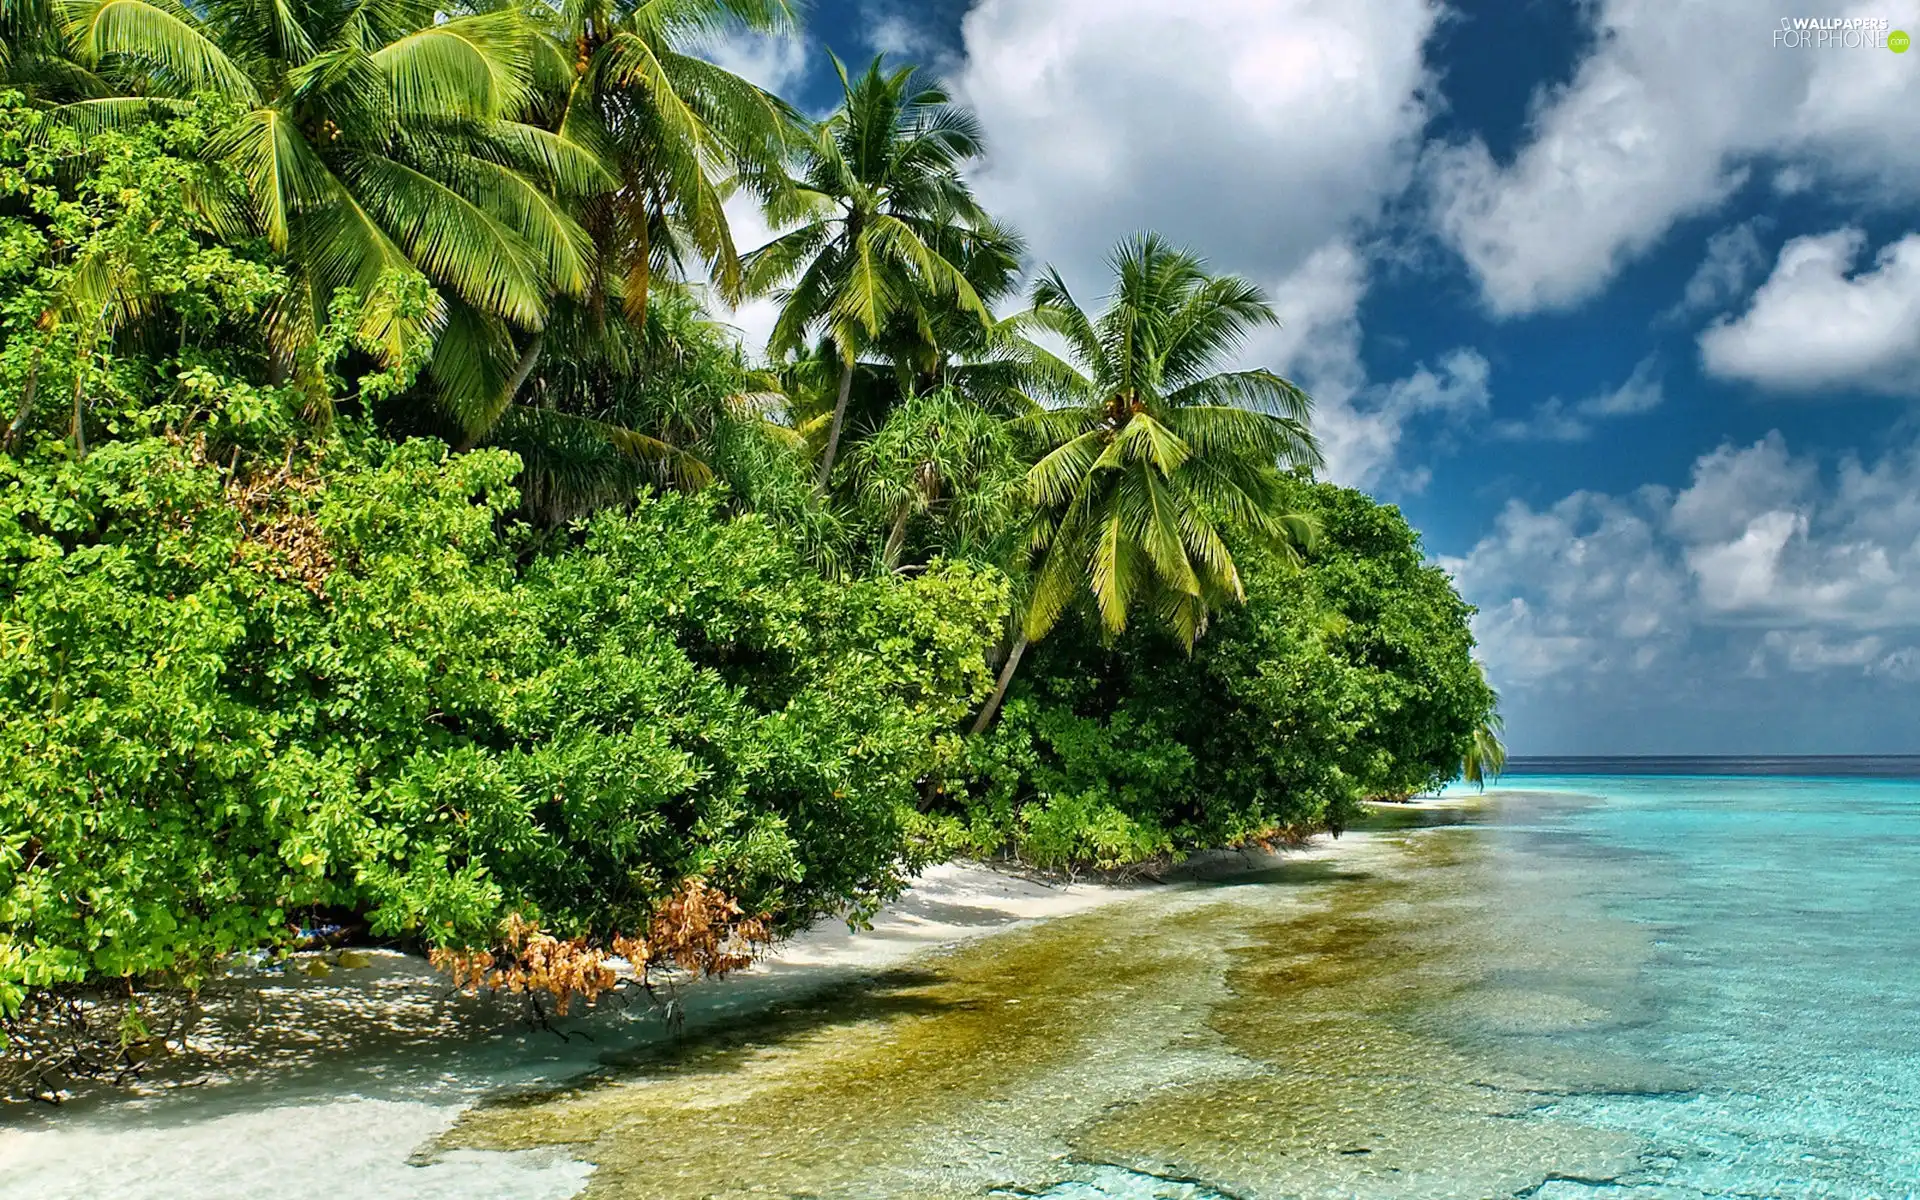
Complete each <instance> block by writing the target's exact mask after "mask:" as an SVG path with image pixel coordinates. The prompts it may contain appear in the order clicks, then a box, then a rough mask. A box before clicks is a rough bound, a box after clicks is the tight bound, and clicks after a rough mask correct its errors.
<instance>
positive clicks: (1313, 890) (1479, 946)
mask: <svg viewBox="0 0 1920 1200" xmlns="http://www.w3.org/2000/svg"><path fill="white" fill-rule="evenodd" d="M448 1050H449V1054H450V1055H452V1056H453V1057H455V1058H458V1059H459V1060H460V1063H461V1065H460V1067H459V1070H458V1071H457V1072H455V1074H458V1075H459V1076H460V1078H461V1079H462V1080H463V1082H462V1083H461V1088H460V1090H462V1092H463V1093H464V1094H472V1092H473V1090H474V1089H475V1088H476V1087H477V1086H478V1084H479V1083H480V1082H483V1081H484V1077H485V1071H486V1064H487V1063H488V1062H489V1061H491V1060H490V1059H489V1057H488V1056H489V1055H490V1054H491V1055H495V1056H496V1057H498V1058H499V1063H498V1064H497V1065H499V1066H500V1067H501V1068H502V1072H501V1074H502V1077H505V1075H506V1074H507V1072H506V1070H505V1068H506V1066H507V1065H508V1064H510V1063H512V1062H515V1061H519V1060H518V1059H515V1058H514V1057H513V1056H512V1055H508V1054H506V1053H505V1052H504V1051H492V1050H488V1049H486V1048H485V1047H477V1046H474V1047H465V1048H460V1047H455V1046H449V1048H448ZM456 1051H457V1053H456ZM517 1053H518V1054H519V1055H520V1056H521V1058H522V1059H523V1058H524V1055H525V1052H524V1050H522V1051H519V1052H517ZM598 1065H599V1067H600V1071H599V1073H598V1074H596V1075H595V1076H593V1077H592V1078H591V1079H590V1080H588V1081H586V1082H584V1083H579V1084H575V1085H570V1086H563V1087H561V1088H560V1089H559V1090H550V1091H545V1092H539V1093H534V1094H524V1093H523V1094H519V1095H516V1096H512V1097H497V1098H496V1099H494V1100H493V1101H491V1102H488V1103H483V1104H482V1105H481V1106H480V1107H478V1108H474V1109H471V1110H469V1111H467V1112H466V1113H465V1114H464V1115H463V1116H460V1117H459V1118H458V1120H457V1122H455V1120H454V1116H453V1110H451V1109H447V1108H444V1107H443V1108H439V1109H435V1110H433V1113H432V1114H428V1113H427V1112H426V1111H425V1110H424V1109H422V1110H416V1109H413V1108H405V1107H394V1108H392V1109H390V1110H385V1109H383V1110H381V1111H380V1112H379V1113H376V1114H375V1115H376V1116H377V1117H378V1121H377V1123H376V1124H369V1122H368V1121H366V1120H363V1119H362V1118H363V1117H365V1115H366V1113H367V1112H369V1111H371V1109H370V1108H369V1107H368V1106H370V1105H372V1106H377V1105H378V1104H381V1103H389V1102H391V1100H392V1097H383V1095H382V1094H381V1093H379V1091H378V1090H377V1089H375V1088H372V1087H370V1085H369V1081H370V1079H371V1078H372V1077H377V1076H379V1075H380V1074H381V1073H382V1071H383V1069H384V1068H382V1067H381V1065H380V1064H378V1063H369V1062H350V1063H342V1064H340V1065H339V1066H338V1067H337V1068H329V1069H332V1070H337V1078H336V1079H334V1081H333V1083H332V1084H331V1085H329V1083H328V1082H327V1080H326V1079H324V1078H321V1077H320V1075H318V1074H315V1073H314V1072H308V1073H307V1074H306V1075H304V1076H303V1077H302V1083H301V1086H300V1089H299V1092H298V1095H297V1096H296V1095H293V1094H291V1093H290V1094H289V1095H288V1096H287V1097H286V1098H285V1101H284V1102H285V1103H288V1104H298V1105H299V1106H300V1107H282V1108H274V1107H271V1106H272V1105H273V1104H274V1103H275V1101H274V1098H273V1093H272V1089H271V1087H268V1088H266V1089H254V1090H250V1091H248V1092H245V1093H242V1094H234V1093H228V1094H226V1095H224V1096H221V1095H210V1096H208V1097H206V1098H205V1099H196V1098H186V1099H182V1100H175V1101H171V1102H169V1103H168V1104H166V1105H163V1106H161V1107H160V1108H158V1109H154V1110H152V1111H150V1112H145V1113H143V1112H142V1111H141V1110H138V1109H123V1110H115V1109H113V1108H112V1107H111V1106H109V1107H107V1108H103V1109H98V1110H95V1111H91V1112H88V1113H85V1114H75V1117H74V1118H73V1119H72V1120H69V1121H67V1123H66V1124H65V1125H62V1124H61V1123H60V1122H61V1120H62V1119H63V1118H56V1119H55V1120H54V1121H53V1122H50V1123H46V1127H45V1128H43V1129H39V1130H36V1131H35V1137H37V1138H40V1139H41V1140H39V1141H31V1140H29V1141H24V1142H20V1143H17V1144H16V1148H15V1152H14V1154H13V1155H12V1156H11V1157H9V1154H8V1153H7V1149H6V1143H5V1141H4V1138H0V1195H9V1196H10V1195H14V1194H19V1195H23V1196H24V1195H34V1196H76V1197H78V1196H91V1195H103V1196H105V1195H124V1194H141V1195H156V1196H158V1195H166V1196H178V1197H182V1198H185V1197H212V1196H227V1195H234V1196H239V1195H246V1196H255V1197H266V1196H278V1195H287V1196H308V1195H312V1194H314V1193H315V1192H317V1191H319V1190H321V1189H323V1188H325V1189H327V1190H331V1191H339V1190H341V1189H342V1188H343V1187H344V1188H345V1190H346V1191H348V1192H351V1193H352V1194H355V1195H367V1196H376V1195H378V1196H401V1195H415V1194H417V1195H454V1194H464V1195H487V1196H494V1197H510V1196H523V1197H528V1198H531V1197H535V1196H539V1197H543V1198H544V1197H555V1198H557V1197H560V1196H565V1195H568V1194H573V1193H577V1192H580V1191H582V1190H584V1192H585V1194H586V1195H587V1196H589V1197H644V1198H646V1200H657V1198H668V1197H747V1196H782V1197H789V1198H797V1197H816V1198H826V1197H836V1198H839V1197H845V1198H856V1197H858V1198H867V1197H892V1196H901V1197H930V1198H934V1197H975V1198H977V1197H1002V1198H1005V1197H1048V1198H1051V1200H1255V1198H1274V1200H1280V1198H1288V1200H1293V1198H1307V1197H1312V1198H1315V1200H1318V1198H1322V1197H1324V1198H1327V1200H1334V1198H1340V1200H1389V1198H1393V1200H1400V1198H1404V1200H1416V1198H1417V1200H1484V1198H1486V1197H1520V1196H1531V1197H1537V1198H1541V1200H1615V1198H1621V1200H1698V1198H1704V1197H1779V1198H1799V1197H1847V1198H1849V1200H1866V1198H1880V1200H1896V1198H1909V1200H1910V1198H1913V1197H1920V783H1914V782H1902V781H1896V780H1885V779H1863V778H1853V779H1801V778H1764V777H1759V778H1756V777H1740V778H1733V777H1729V778H1668V777H1649V776H1638V777H1615V776H1602V777H1596V776H1578V777H1575V776H1535V777H1520V778H1512V777H1510V779H1509V780H1508V783H1507V785H1506V786H1505V787H1503V788H1501V789H1497V790H1496V791H1493V792H1490V793H1488V795H1487V796H1486V797H1484V798H1480V799H1473V800H1470V801H1468V802H1467V804H1466V806H1465V807H1462V808H1459V809H1453V810H1447V811H1443V812H1438V813H1429V814H1425V815H1420V814H1415V813H1411V812H1404V811H1399V810H1396V811H1394V812H1391V813H1390V814H1388V815H1387V816H1386V817H1385V818H1383V819H1382V821H1381V822H1379V823H1378V826H1377V828H1375V829H1374V830H1373V831H1371V832H1368V833H1365V834H1363V835H1360V836H1359V837H1357V838H1355V839H1354V840H1353V842H1351V843H1350V844H1348V845H1346V846H1344V847H1343V849H1342V853H1341V854H1339V855H1338V856H1337V857H1336V858H1334V859H1332V860H1329V861H1321V862H1301V863H1297V864H1294V865H1291V866H1287V867H1283V868H1281V869H1278V870H1273V871H1268V872H1265V873H1262V874H1257V875H1251V876H1244V877H1239V878H1234V879H1230V880H1224V881H1220V882H1216V883H1211V884H1201V885H1190V886H1183V887H1176V888H1167V889H1158V890H1154V891H1151V892H1148V893H1146V894H1143V895H1141V896H1140V897H1138V898H1137V899H1133V900H1129V901H1126V902H1123V903H1120V904H1116V905H1113V906H1110V907H1107V908H1103V909H1100V910H1097V911H1094V912H1090V913H1085V914H1082V915H1080V916H1076V917H1071V918H1063V919H1060V920H1056V921H1052V922H1048V923H1045V924H1042V925H1039V926H1035V927H1031V928H1027V929H1023V930H1018V931H1014V932H1010V933H1006V934H1002V935H999V936H996V937H992V938H988V939H984V940H982V941H978V942H973V943H968V944H965V945H961V946H959V947H956V948H954V949H952V950H950V951H947V952H944V953H940V954H935V955H933V956H931V957H928V958H926V959H924V960H922V961H919V962H917V963H915V964H913V965H912V966H911V967H910V968H907V969H899V970H891V971H886V972H882V973H879V974H876V975H874V976H872V977H870V978H867V979H865V980H863V981H860V982H859V983H858V984H857V985H854V986H840V987H836V988H834V989H832V990H830V991H828V992H825V993H822V994H819V995H813V996H804V997H795V998H793V999H791V1000H787V1001H782V1002H781V1003H779V1004H777V1005H775V1006H774V1007H773V1008H772V1009H770V1010H767V1011H761V1012H757V1013H751V1014H743V1015H741V1016H739V1017H738V1018H737V1019H731V1020H729V1021H723V1022H720V1023H719V1024H717V1025H715V1026H711V1027H709V1028H708V1029H706V1030H704V1031H702V1032H700V1033H698V1034H697V1035H695V1036H690V1037H688V1038H686V1039H683V1040H681V1041H679V1042H676V1043H672V1044H661V1043H656V1042H647V1043H644V1044H641V1045H639V1046H634V1045H632V1044H631V1041H630V1040H629V1043H628V1044H627V1045H625V1046H624V1047H623V1048H621V1049H619V1050H618V1051H615V1052H610V1053H606V1054H602V1055H599V1056H598ZM330 1112H337V1113H341V1114H348V1115H351V1114H358V1115H351V1119H349V1117H348V1115H343V1116H342V1117H341V1119H340V1120H339V1122H338V1123H337V1124H336V1125H334V1126H330V1125H329V1124H328V1122H327V1120H326V1119H324V1118H325V1116H326V1114H328V1113H330ZM129 1113H131V1114H132V1115H131V1116H130V1115H129ZM409 1122H412V1123H411V1124H409ZM449 1123H452V1124H451V1128H449V1127H448V1126H449ZM303 1130H311V1132H312V1133H313V1135H315V1136H313V1137H310V1138H306V1139H305V1140H302V1137H301V1134H302V1132H303ZM276 1158H277V1159H278V1161H277V1163H276ZM69 1160H71V1161H69ZM81 1160H84V1161H81ZM102 1163H114V1164H116V1166H115V1167H114V1169H113V1170H111V1171H109V1170H106V1169H105V1168H103V1167H101V1166H100V1164H102ZM128 1164H132V1165H128ZM409 1164H411V1165H409ZM349 1167H350V1168H351V1170H350V1171H346V1172H345V1173H344V1174H343V1169H345V1168H349ZM348 1175H350V1176H351V1179H352V1182H351V1184H348V1183H347V1182H346V1180H347V1177H348ZM109 1181H111V1186H109Z"/></svg>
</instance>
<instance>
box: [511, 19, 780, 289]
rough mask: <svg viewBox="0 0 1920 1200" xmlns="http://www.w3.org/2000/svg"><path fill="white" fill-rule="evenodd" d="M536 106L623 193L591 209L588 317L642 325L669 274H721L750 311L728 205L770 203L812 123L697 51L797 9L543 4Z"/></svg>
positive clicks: (769, 25) (610, 193) (606, 195)
mask: <svg viewBox="0 0 1920 1200" xmlns="http://www.w3.org/2000/svg"><path fill="white" fill-rule="evenodd" d="M535 12H536V13H537V14H539V16H540V18H541V20H542V24H543V26H544V27H543V31H542V36H541V39H540V45H539V57H538V64H537V65H538V70H537V72H536V73H537V75H538V76H539V79H540V82H541V84H542V89H541V94H540V97H539V102H538V107H539V110H540V112H541V113H542V115H543V116H545V117H546V118H547V119H548V121H549V123H550V124H551V125H552V127H553V129H554V131H555V136H556V137H557V138H558V139H559V141H560V142H561V143H562V144H564V145H567V146H571V147H574V148H576V149H577V150H578V151H580V152H581V153H585V154H590V155H593V156H595V157H597V158H598V159H599V160H600V161H601V162H602V163H604V164H605V165H606V167H607V168H608V170H609V171H610V172H611V173H612V175H613V177H614V184H615V186H614V187H612V188H610V189H608V190H606V191H604V192H600V193H597V194H596V195H595V196H594V197H593V198H592V200H591V202H590V203H589V204H587V205H586V208H585V212H584V214H583V221H584V224H585V225H586V227H587V228H588V230H589V231H590V232H591V233H592V234H593V237H594V244H595V247H596V249H597V255H596V257H595V260H594V262H593V264H592V281H591V282H592V286H591V289H590V291H589V293H588V296H587V301H588V303H589V305H590V306H591V307H592V308H593V310H594V311H595V314H596V316H597V315H599V313H600V310H601V307H602V306H603V305H604V304H605V303H606V302H607V301H609V300H611V301H613V302H614V303H615V304H616V305H618V306H619V307H620V308H621V309H622V310H623V311H624V313H625V315H626V316H627V317H628V319H629V320H630V321H632V322H633V323H634V324H640V323H643V322H644V321H645V320H646V315H647V295H648V291H649V288H650V286H651V281H652V279H653V278H654V277H655V276H656V275H658V274H659V273H660V272H661V271H662V270H663V269H677V270H678V272H679V273H681V274H685V273H687V269H688V268H689V266H690V265H691V264H693V263H695V262H696V261H698V262H700V263H702V264H704V265H706V266H708V267H710V268H711V270H712V274H713V279H714V282H715V284H716V285H717V286H718V287H719V290H720V292H721V294H722V296H723V298H725V299H727V300H729V301H737V300H739V299H740V296H741V293H740V271H741V267H740V257H739V254H738V252H737V251H736V249H735V247H734V244H733V236H732V233H731V231H730V230H729V228H728V224H727V219H726V214H725V213H724V212H723V211H722V205H723V203H724V201H725V199H726V195H727V193H728V191H729V190H731V189H733V188H740V187H744V188H747V189H749V190H755V191H761V192H765V191H767V190H769V189H777V188H778V187H779V186H780V185H781V184H782V183H784V179H783V177H782V176H781V167H782V165H783V164H784V162H785V161H786V157H787V154H788V151H789V149H790V148H791V146H792V144H793V143H794V141H795V139H797V138H798V137H800V136H801V135H802V134H803V133H804V130H805V123H804V122H803V121H802V119H801V118H800V117H799V115H798V114H797V113H795V112H794V111H793V109H792V108H791V107H789V106H788V105H787V104H786V103H785V102H784V101H782V100H780V99H778V98H777V97H775V96H772V95H770V94H769V93H767V92H765V91H763V90H762V89H760V88H758V87H756V86H754V85H753V84H752V83H749V82H748V81H747V80H745V79H742V78H740V77H739V76H737V75H734V74H732V73H730V72H728V71H726V70H724V69H722V68H721V67H719V66H716V65H715V64H713V63H712V62H709V61H707V60H706V59H704V58H702V57H700V55H699V54H698V53H697V52H696V51H697V50H698V49H699V48H701V47H702V46H704V45H707V44H710V43H711V42H713V41H714V40H715V39H716V38H718V37H719V36H721V35H724V34H726V33H729V32H733V31H738V30H751V31H756V32H763V33H781V32H785V31H788V30H790V29H791V28H792V27H793V23H794V16H793V10H792V7H791V5H790V4H789V3H788V0H540V4H539V6H538V7H537V8H536V9H535Z"/></svg>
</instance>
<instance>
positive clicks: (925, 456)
mask: <svg viewBox="0 0 1920 1200" xmlns="http://www.w3.org/2000/svg"><path fill="white" fill-rule="evenodd" d="M851 458H852V461H853V465H854V476H855V478H856V479H857V480H858V491H857V495H858V498H859V501H860V503H861V506H862V507H863V508H865V509H866V510H868V511H869V512H870V513H872V514H873V515H874V516H875V517H876V518H878V519H879V521H880V522H881V523H884V524H885V525H886V527H887V538H886V542H885V544H884V545H883V546H882V547H881V551H880V561H881V565H882V566H883V567H884V568H885V569H886V570H888V571H892V570H895V569H897V568H898V567H899V565H900V557H901V553H902V552H903V551H904V550H905V548H906V545H907V534H908V529H909V526H910V524H911V523H913V522H914V521H915V520H916V519H919V520H921V521H923V522H931V523H932V524H933V525H934V526H935V528H936V531H937V535H936V539H935V540H936V542H937V544H938V545H939V547H940V549H941V551H942V553H945V554H949V555H959V556H965V555H967V554H969V553H971V552H974V551H977V550H978V549H979V548H981V547H982V546H984V545H986V544H988V543H991V542H993V541H995V540H996V539H997V538H998V537H999V536H1001V535H1002V534H1004V532H1005V531H1007V530H1008V529H1010V528H1014V527H1017V524H1018V518H1019V515H1020V513H1021V511H1022V510H1023V509H1024V507H1025V504H1024V502H1025V491H1026V488H1025V483H1024V479H1023V478H1022V476H1023V474H1024V472H1023V471H1022V470H1021V463H1020V460H1019V458H1018V454H1017V449H1016V447H1015V446H1014V443H1013V439H1012V437H1011V436H1009V430H1008V428H1007V424H1006V422H1005V421H1003V420H1001V419H1000V418H999V417H998V416H995V415H994V414H993V413H990V412H988V411H986V410H985V409H983V408H981V407H980V406H979V405H977V404H974V403H973V402H971V401H970V400H967V399H966V398H964V397H962V396H960V395H958V394H957V393H955V392H954V391H952V390H951V389H939V390H936V391H932V392H926V393H921V394H918V395H911V394H910V395H909V396H908V397H907V398H906V400H905V401H904V402H902V404H901V405H900V407H899V408H897V409H895V410H894V412H893V413H892V414H891V415H890V416H889V417H888V418H887V420H886V422H885V423H884V424H882V425H881V426H880V428H879V429H877V430H875V431H874V433H873V436H872V437H870V438H868V439H867V440H866V441H864V442H862V443H860V444H859V446H857V447H856V448H855V449H854V450H853V451H852V452H851Z"/></svg>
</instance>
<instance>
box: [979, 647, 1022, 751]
mask: <svg viewBox="0 0 1920 1200" xmlns="http://www.w3.org/2000/svg"><path fill="white" fill-rule="evenodd" d="M1026 652H1027V635H1026V634H1024V633H1022V634H1021V635H1020V636H1019V637H1017V638H1015V639H1014V642H1013V649H1011V650H1009V651H1007V661H1006V662H1004V663H1002V664H1001V665H1000V680H999V682H998V683H996V684H994V685H993V695H991V696H988V697H987V706H986V707H985V708H983V709H981V710H980V715H979V716H977V717H975V718H974V719H973V728H972V729H970V730H968V731H967V732H968V733H969V734H971V735H978V734H982V733H985V732H986V731H987V726H989V725H991V724H993V719H994V718H995V717H997V716H999V715H1000V704H1001V702H1002V701H1004V700H1005V699H1006V698H1007V686H1008V685H1009V684H1011V683H1012V682H1013V673H1014V672H1015V671H1016V670H1018V669H1019V668H1020V656H1021V655H1022V654H1025V653H1026Z"/></svg>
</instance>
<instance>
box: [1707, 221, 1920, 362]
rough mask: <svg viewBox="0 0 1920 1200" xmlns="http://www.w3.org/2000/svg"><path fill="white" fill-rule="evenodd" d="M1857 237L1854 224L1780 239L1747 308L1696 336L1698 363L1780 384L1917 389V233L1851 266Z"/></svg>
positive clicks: (1860, 246) (1862, 243) (1862, 238)
mask: <svg viewBox="0 0 1920 1200" xmlns="http://www.w3.org/2000/svg"><path fill="white" fill-rule="evenodd" d="M1866 244H1867V238H1866V235H1865V234H1864V233H1862V232H1861V231H1860V230H1858V229H1838V230H1835V231H1834V232H1832V233H1827V234H1822V235H1820V236H1817V237H1802V238H1795V239H1794V240H1793V241H1790V242H1788V243H1787V244H1786V246H1785V247H1784V248H1782V249H1781V251H1780V258H1779V261H1778V262H1776V263H1775V264H1774V268H1773V274H1772V275H1771V276H1770V277H1769V278H1768V279H1767V281H1766V282H1765V283H1764V284H1762V285H1761V286H1760V290H1759V291H1757V292H1755V293H1754V296H1753V303H1752V306H1751V307H1750V308H1748V309H1747V311H1746V312H1745V313H1743V314H1741V315H1740V316H1739V317H1737V318H1734V319H1732V320H1722V321H1720V322H1717V323H1715V324H1714V325H1712V326H1710V327H1709V328H1707V329H1706V330H1705V331H1704V332H1703V333H1702V334H1701V335H1700V357H1701V361H1702V363H1703V364H1704V365H1705V367H1706V369H1707V370H1708V371H1710V372H1712V373H1713V374H1715V375H1719V376H1722V377H1725V378H1730V379H1743V380H1746V381H1748V382H1751V383H1756V384H1759V385H1760V386H1762V387H1767V388H1774V389H1778V390H1782V391H1809V390H1814V389H1818V388H1860V389H1864V390H1866V391H1874V392H1887V393H1915V392H1920V233H1912V234H1908V235H1907V236H1906V237H1904V238H1902V239H1900V240H1899V241H1897V242H1893V243H1891V244H1889V245H1887V246H1885V247H1883V248H1882V249H1881V251H1880V253H1879V254H1878V255H1876V256H1875V258H1874V260H1873V264H1872V266H1871V267H1870V268H1869V269H1867V270H1862V271H1858V272H1856V271H1855V269H1854V268H1855V266H1856V265H1857V264H1858V262H1859V259H1860V256H1861V252H1862V251H1863V250H1865V248H1866Z"/></svg>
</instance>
